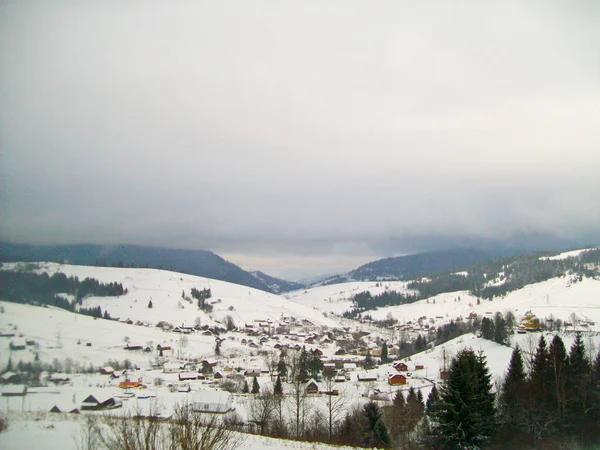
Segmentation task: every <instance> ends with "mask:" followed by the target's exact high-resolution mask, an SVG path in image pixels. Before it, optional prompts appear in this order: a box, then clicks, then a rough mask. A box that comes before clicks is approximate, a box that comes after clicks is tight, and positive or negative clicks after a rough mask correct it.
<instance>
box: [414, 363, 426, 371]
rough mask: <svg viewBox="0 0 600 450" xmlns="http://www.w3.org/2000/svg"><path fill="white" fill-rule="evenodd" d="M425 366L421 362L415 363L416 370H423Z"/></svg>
mask: <svg viewBox="0 0 600 450" xmlns="http://www.w3.org/2000/svg"><path fill="white" fill-rule="evenodd" d="M424 368H425V366H424V365H423V364H421V363H415V370H423V369H424Z"/></svg>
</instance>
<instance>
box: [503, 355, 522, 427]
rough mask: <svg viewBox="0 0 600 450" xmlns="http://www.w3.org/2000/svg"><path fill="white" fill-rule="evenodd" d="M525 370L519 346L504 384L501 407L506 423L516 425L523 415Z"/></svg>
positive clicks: (511, 360) (511, 359)
mask: <svg viewBox="0 0 600 450" xmlns="http://www.w3.org/2000/svg"><path fill="white" fill-rule="evenodd" d="M525 380H526V374H525V368H524V365H523V356H522V355H521V349H520V348H519V346H518V345H517V346H516V347H515V349H514V350H513V352H512V356H511V358H510V363H509V365H508V373H507V374H506V378H505V379H504V383H503V384H502V394H501V395H500V399H499V406H500V411H501V414H502V417H503V419H504V421H505V422H506V423H511V424H516V423H517V422H518V417H519V416H520V414H521V405H520V403H521V402H522V399H523V396H524V394H525V393H524V388H525Z"/></svg>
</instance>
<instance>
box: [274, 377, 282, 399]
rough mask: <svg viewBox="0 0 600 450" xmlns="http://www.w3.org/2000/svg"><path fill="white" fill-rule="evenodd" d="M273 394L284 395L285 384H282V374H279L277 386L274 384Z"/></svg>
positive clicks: (276, 381)
mask: <svg viewBox="0 0 600 450" xmlns="http://www.w3.org/2000/svg"><path fill="white" fill-rule="evenodd" d="M273 394H275V395H282V394H283V385H282V384H281V376H280V375H277V380H275V386H273Z"/></svg>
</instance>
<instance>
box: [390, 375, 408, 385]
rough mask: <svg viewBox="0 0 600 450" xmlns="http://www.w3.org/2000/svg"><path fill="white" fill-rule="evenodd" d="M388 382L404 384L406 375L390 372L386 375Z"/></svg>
mask: <svg viewBox="0 0 600 450" xmlns="http://www.w3.org/2000/svg"><path fill="white" fill-rule="evenodd" d="M388 384H389V385H390V386H398V385H401V384H406V377H405V376H404V375H402V374H400V373H395V374H391V375H390V376H389V377H388Z"/></svg>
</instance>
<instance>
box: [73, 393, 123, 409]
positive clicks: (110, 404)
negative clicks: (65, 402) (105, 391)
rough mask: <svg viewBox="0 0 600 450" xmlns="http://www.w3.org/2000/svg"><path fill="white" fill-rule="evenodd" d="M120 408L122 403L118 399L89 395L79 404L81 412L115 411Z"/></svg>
mask: <svg viewBox="0 0 600 450" xmlns="http://www.w3.org/2000/svg"><path fill="white" fill-rule="evenodd" d="M122 406H123V401H122V400H121V399H119V398H115V397H107V396H102V395H98V394H90V395H88V396H87V397H86V398H85V399H84V400H83V402H82V403H81V410H82V411H94V410H102V409H115V408H121V407H122Z"/></svg>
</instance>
